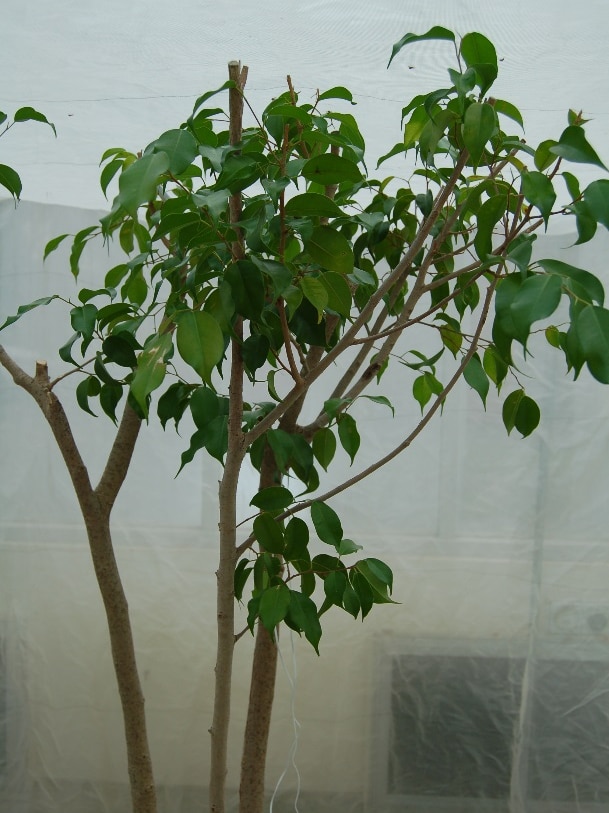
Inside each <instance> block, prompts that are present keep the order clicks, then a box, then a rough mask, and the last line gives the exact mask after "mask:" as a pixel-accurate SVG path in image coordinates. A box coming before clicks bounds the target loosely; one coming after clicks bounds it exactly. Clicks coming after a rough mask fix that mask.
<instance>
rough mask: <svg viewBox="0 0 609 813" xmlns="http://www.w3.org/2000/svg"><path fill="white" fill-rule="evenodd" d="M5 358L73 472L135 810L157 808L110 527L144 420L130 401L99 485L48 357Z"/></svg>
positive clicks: (1, 353)
mask: <svg viewBox="0 0 609 813" xmlns="http://www.w3.org/2000/svg"><path fill="white" fill-rule="evenodd" d="M0 364H2V365H3V366H4V367H5V368H6V369H7V370H8V372H9V373H10V375H11V376H12V378H13V380H14V382H15V383H16V384H18V385H19V386H20V387H22V388H23V389H24V390H26V392H28V393H29V394H30V395H31V396H32V397H33V398H34V400H35V401H36V403H37V404H38V406H39V407H40V409H41V411H42V413H43V415H44V417H45V418H46V420H47V422H48V424H49V426H50V428H51V431H52V433H53V436H54V438H55V440H56V442H57V446H58V447H59V450H60V452H61V455H62V457H63V459H64V462H65V464H66V467H67V469H68V472H69V474H70V478H71V480H72V485H73V487H74V492H75V493H76V496H77V498H78V503H79V505H80V510H81V513H82V516H83V519H84V522H85V527H86V530H87V537H88V540H89V547H90V550H91V558H92V561H93V567H94V570H95V575H96V577H97V583H98V585H99V590H100V593H101V596H102V600H103V604H104V609H105V612H106V620H107V624H108V632H109V635H110V647H111V651H112V661H113V663H114V671H115V674H116V681H117V684H118V691H119V696H120V701H121V707H122V712H123V723H124V728H125V742H126V747H127V769H128V774H129V784H130V789H131V802H132V809H133V813H156V809H157V805H156V789H155V784H154V776H153V771H152V760H151V758H150V749H149V745H148V735H147V730H146V716H145V710H144V695H143V692H142V688H141V684H140V679H139V675H138V671H137V663H136V657H135V647H134V642H133V633H132V629H131V622H130V619H129V606H128V603H127V598H126V596H125V591H124V589H123V585H122V582H121V578H120V573H119V570H118V565H117V562H116V558H115V556H114V548H113V545H112V535H111V531H110V514H111V511H112V507H113V505H114V502H115V500H116V497H117V495H118V492H119V490H120V488H121V486H122V484H123V482H124V479H125V476H126V474H127V470H128V468H129V464H130V462H131V457H132V455H133V449H134V447H135V443H136V441H137V437H138V433H139V430H140V426H141V421H140V419H139V418H138V416H137V415H136V414H135V412H134V411H133V410H132V409H131V407H130V406H129V405H128V404H127V405H126V406H125V411H124V413H123V418H122V420H121V424H120V427H119V429H118V432H117V434H116V438H115V440H114V444H113V446H112V449H111V451H110V454H109V456H108V461H107V463H106V468H105V470H104V473H103V475H102V478H101V480H100V483H99V485H98V487H97V488H95V489H94V488H93V487H92V486H91V481H90V479H89V473H88V471H87V468H86V466H85V464H84V461H83V459H82V457H81V455H80V452H79V450H78V447H77V445H76V442H75V440H74V436H73V434H72V430H71V427H70V424H69V422H68V418H67V416H66V414H65V412H64V409H63V406H62V405H61V402H60V401H59V399H58V398H57V397H56V395H55V394H54V393H53V391H52V389H51V385H50V381H49V376H48V370H47V365H46V362H37V364H36V374H35V376H34V377H33V378H32V377H31V376H29V375H27V374H26V373H25V372H24V371H23V370H22V369H21V368H20V367H19V366H18V365H17V364H16V363H15V362H14V361H13V359H12V358H11V357H10V356H9V355H8V354H7V353H6V352H5V350H4V349H3V348H2V347H1V346H0Z"/></svg>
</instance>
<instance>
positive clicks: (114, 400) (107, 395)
mask: <svg viewBox="0 0 609 813" xmlns="http://www.w3.org/2000/svg"><path fill="white" fill-rule="evenodd" d="M122 395H123V388H122V386H121V385H120V384H104V385H103V386H102V388H101V390H100V392H99V404H100V406H101V408H102V409H103V410H104V412H105V413H106V415H107V416H108V417H109V418H110V420H111V421H112V422H113V423H115V424H116V423H117V419H116V407H117V406H118V405H119V403H120V400H121V398H122Z"/></svg>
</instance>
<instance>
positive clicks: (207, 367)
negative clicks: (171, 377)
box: [176, 311, 224, 383]
mask: <svg viewBox="0 0 609 813" xmlns="http://www.w3.org/2000/svg"><path fill="white" fill-rule="evenodd" d="M176 321H177V325H178V327H177V330H176V335H177V346H178V352H179V354H180V356H181V357H182V358H183V359H184V361H185V362H186V363H187V364H189V365H190V366H191V367H192V368H193V369H194V370H196V372H197V373H198V374H199V375H200V376H201V378H202V379H203V381H206V382H207V383H209V382H210V381H211V374H212V371H213V369H214V367H215V366H216V364H218V362H219V361H221V359H222V356H223V355H224V336H223V334H222V330H221V329H220V326H219V325H218V323H217V321H216V320H215V319H214V317H213V316H211V315H210V314H209V313H206V312H205V311H184V312H182V313H180V314H179V315H178V316H176Z"/></svg>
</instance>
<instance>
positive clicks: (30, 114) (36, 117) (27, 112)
mask: <svg viewBox="0 0 609 813" xmlns="http://www.w3.org/2000/svg"><path fill="white" fill-rule="evenodd" d="M13 119H14V120H15V121H39V122H41V123H42V124H48V125H49V127H50V128H51V130H52V131H53V132H54V133H55V135H57V130H56V129H55V125H54V124H52V123H51V122H50V121H49V120H48V119H47V117H46V116H45V115H44V114H43V113H41V112H40V111H39V110H34V108H33V107H20V108H19V110H17V112H16V113H15V115H14V116H13Z"/></svg>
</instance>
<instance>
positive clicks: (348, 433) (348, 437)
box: [337, 412, 361, 465]
mask: <svg viewBox="0 0 609 813" xmlns="http://www.w3.org/2000/svg"><path fill="white" fill-rule="evenodd" d="M337 423H338V439H339V440H340V444H341V446H342V447H343V449H344V450H345V451H346V452H347V454H348V455H349V459H350V460H351V465H353V461H354V460H355V455H356V454H357V452H358V450H359V447H360V442H361V441H360V436H359V432H358V431H357V424H356V422H355V419H354V418H353V417H352V416H351V415H348V414H347V413H346V412H343V413H341V414H340V415H339V416H338V418H337Z"/></svg>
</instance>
